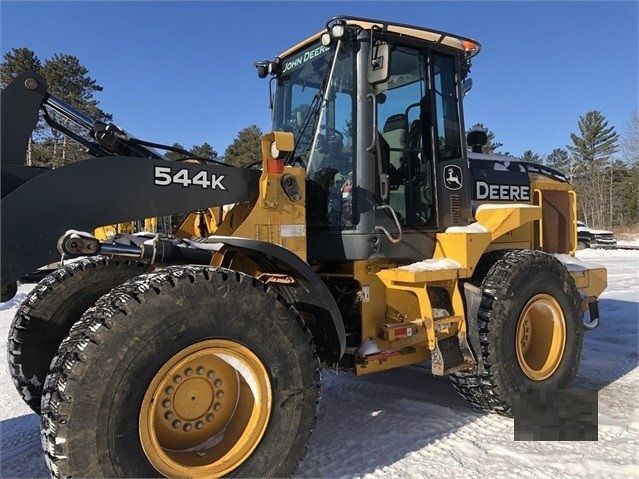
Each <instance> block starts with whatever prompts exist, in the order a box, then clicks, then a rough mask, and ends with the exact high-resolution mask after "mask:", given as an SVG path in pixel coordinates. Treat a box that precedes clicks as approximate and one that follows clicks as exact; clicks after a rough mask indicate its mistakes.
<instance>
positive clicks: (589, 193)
mask: <svg viewBox="0 0 639 479" xmlns="http://www.w3.org/2000/svg"><path fill="white" fill-rule="evenodd" d="M577 125H578V127H579V134H576V133H571V134H570V139H571V140H572V142H573V145H568V146H567V147H568V150H569V151H570V152H571V153H572V155H573V159H574V161H575V163H576V165H575V172H574V173H575V177H574V179H573V183H574V184H575V186H576V187H577V189H578V190H579V192H580V193H581V204H580V207H581V212H582V215H583V218H584V219H585V220H586V222H587V223H590V225H591V226H596V227H604V226H608V227H609V226H610V225H611V222H612V219H613V218H612V217H611V215H610V211H611V208H612V204H611V203H612V201H614V200H613V198H612V194H611V191H612V183H613V179H612V178H613V175H612V174H611V173H610V172H609V171H608V169H609V162H610V158H611V156H612V155H613V154H614V153H615V152H616V151H617V148H618V146H617V145H618V140H619V135H618V134H617V133H616V132H615V127H614V126H610V127H609V126H608V122H607V121H606V119H605V117H604V116H603V115H602V114H601V112H600V111H594V110H593V111H589V112H587V113H586V114H585V115H584V116H581V117H579V121H578V123H577Z"/></svg>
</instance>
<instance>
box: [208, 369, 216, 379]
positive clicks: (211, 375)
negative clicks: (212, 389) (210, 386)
mask: <svg viewBox="0 0 639 479" xmlns="http://www.w3.org/2000/svg"><path fill="white" fill-rule="evenodd" d="M206 377H207V378H209V379H213V378H214V377H215V371H213V370H210V371H209V372H208V373H206Z"/></svg>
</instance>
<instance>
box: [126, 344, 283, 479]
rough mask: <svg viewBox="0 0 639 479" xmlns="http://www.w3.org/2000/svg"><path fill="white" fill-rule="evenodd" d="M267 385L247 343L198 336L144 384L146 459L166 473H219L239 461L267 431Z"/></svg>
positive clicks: (142, 418)
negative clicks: (197, 338)
mask: <svg viewBox="0 0 639 479" xmlns="http://www.w3.org/2000/svg"><path fill="white" fill-rule="evenodd" d="M271 404H272V392H271V383H270V380H269V376H268V373H267V371H266V368H265V367H264V365H263V364H262V362H261V361H260V360H259V358H258V357H257V356H256V355H255V354H253V352H251V351H250V350H249V349H248V348H247V347H245V346H243V345H241V344H239V343H236V342H233V341H228V340H222V339H211V340H207V341H202V342H199V343H196V344H193V345H192V346H189V347H188V348H186V349H183V350H182V351H180V352H179V353H178V354H176V355H175V356H173V357H172V358H171V359H169V360H168V361H167V362H166V363H165V364H164V366H162V368H161V369H160V370H159V371H158V373H157V374H156V375H155V377H154V378H153V380H152V381H151V383H150V385H149V387H148V388H147V390H146V394H145V395H144V399H143V401H142V406H141V408H140V417H139V432H140V441H141V443H142V448H143V449H144V453H145V454H146V457H147V458H148V460H149V462H150V463H151V464H152V465H153V467H155V468H156V469H157V470H158V471H159V472H160V473H162V474H163V475H165V476H167V477H221V476H224V475H225V474H228V473H229V472H231V471H232V470H234V469H236V468H237V467H238V466H239V465H240V464H242V463H243V462H244V461H246V459H248V457H249V456H250V455H251V453H252V452H253V451H254V450H255V448H256V447H257V445H258V443H259V442H260V439H261V438H262V436H263V435H264V432H265V431H266V427H267V425H268V420H269V417H270V413H271Z"/></svg>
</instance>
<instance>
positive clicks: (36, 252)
mask: <svg viewBox="0 0 639 479" xmlns="http://www.w3.org/2000/svg"><path fill="white" fill-rule="evenodd" d="M10 168H12V166H11V165H9V164H7V165H5V164H3V165H2V176H3V183H4V180H5V176H7V175H10V174H11V171H9V170H10ZM36 173H39V174H36ZM260 174H261V172H260V171H258V170H253V169H241V168H235V167H232V166H223V165H219V164H211V163H198V164H194V163H182V162H175V161H168V160H163V159H153V158H140V157H133V156H104V157H99V158H91V159H88V160H84V161H79V162H77V163H72V164H70V165H67V166H64V167H61V168H56V169H53V170H46V171H42V170H41V169H38V170H34V176H33V177H29V175H21V178H19V179H17V180H14V181H13V184H14V186H15V189H14V190H13V191H11V192H10V193H8V194H7V195H6V196H4V197H3V198H2V200H1V201H0V209H1V211H0V215H1V218H0V222H1V231H2V235H1V244H0V250H1V251H2V284H3V285H5V284H9V283H11V282H13V281H16V280H18V279H20V278H21V277H23V276H24V275H26V274H28V273H30V272H32V271H34V270H36V269H38V268H40V267H42V266H44V265H47V264H50V263H53V262H56V261H58V260H59V259H60V255H59V253H58V252H57V250H56V243H57V241H58V239H59V238H60V237H61V236H62V235H63V234H64V233H65V232H66V231H67V230H68V229H69V227H71V226H72V227H73V228H75V229H78V230H83V231H93V230H94V229H95V228H97V227H99V226H103V225H107V224H114V223H122V222H125V221H131V220H134V219H140V218H149V217H152V216H162V215H168V214H172V213H184V212H186V211H191V210H195V209H200V208H208V207H211V206H217V205H224V204H230V203H237V202H241V201H250V200H253V199H255V198H256V197H257V195H258V191H259V188H258V185H259V177H260Z"/></svg>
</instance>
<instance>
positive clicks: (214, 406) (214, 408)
mask: <svg viewBox="0 0 639 479" xmlns="http://www.w3.org/2000/svg"><path fill="white" fill-rule="evenodd" d="M220 409H222V405H221V404H220V403H219V402H216V403H215V404H213V410H214V411H219V410H220Z"/></svg>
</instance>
